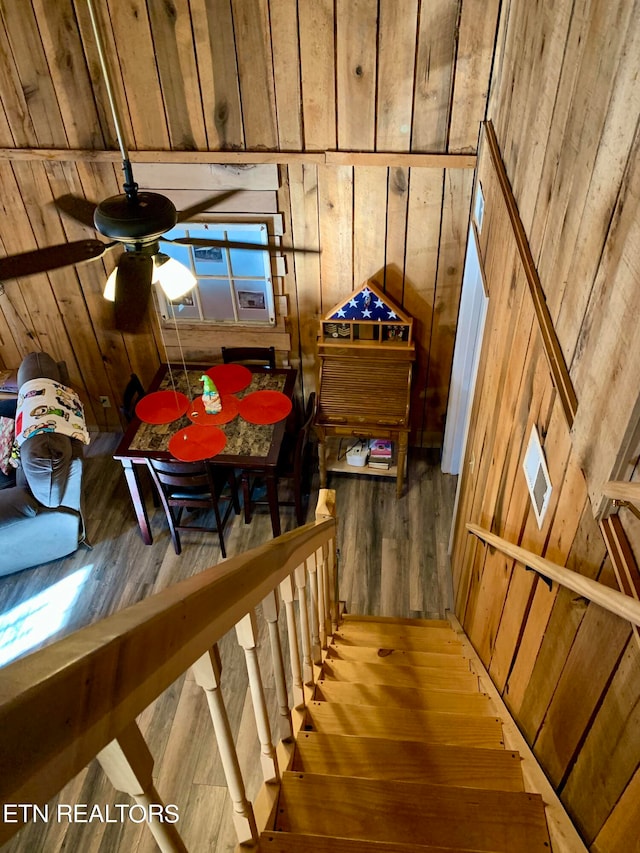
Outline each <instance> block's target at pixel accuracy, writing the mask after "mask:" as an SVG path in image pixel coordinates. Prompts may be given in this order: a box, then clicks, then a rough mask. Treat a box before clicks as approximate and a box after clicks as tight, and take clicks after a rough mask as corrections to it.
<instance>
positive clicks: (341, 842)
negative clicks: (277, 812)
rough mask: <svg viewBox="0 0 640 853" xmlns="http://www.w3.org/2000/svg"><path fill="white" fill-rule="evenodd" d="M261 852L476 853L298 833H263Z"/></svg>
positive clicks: (429, 846)
mask: <svg viewBox="0 0 640 853" xmlns="http://www.w3.org/2000/svg"><path fill="white" fill-rule="evenodd" d="M258 850H259V853H476V851H473V850H469V848H468V847H434V846H433V845H431V844H428V845H423V844H402V843H398V842H389V841H362V840H360V839H358V838H338V837H336V836H333V835H308V834H301V833H299V832H263V833H262V835H261V836H260V845H259V848H258Z"/></svg>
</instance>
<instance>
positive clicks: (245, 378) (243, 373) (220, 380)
mask: <svg viewBox="0 0 640 853" xmlns="http://www.w3.org/2000/svg"><path fill="white" fill-rule="evenodd" d="M205 373H206V374H207V376H210V377H211V378H212V379H213V384H214V385H215V386H216V388H217V389H218V394H236V393H237V392H238V391H244V389H245V388H248V387H249V385H250V384H251V379H252V377H253V374H252V373H251V371H250V370H249V368H248V367H245V366H244V364H216V365H214V366H213V367H210V368H209V370H206V371H205Z"/></svg>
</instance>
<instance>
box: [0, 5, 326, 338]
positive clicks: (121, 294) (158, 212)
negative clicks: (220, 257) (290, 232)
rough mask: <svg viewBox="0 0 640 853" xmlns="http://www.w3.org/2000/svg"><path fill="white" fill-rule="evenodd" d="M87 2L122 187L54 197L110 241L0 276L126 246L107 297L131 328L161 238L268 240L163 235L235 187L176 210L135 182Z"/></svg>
mask: <svg viewBox="0 0 640 853" xmlns="http://www.w3.org/2000/svg"><path fill="white" fill-rule="evenodd" d="M86 2H87V7H88V10H89V15H90V18H91V26H92V30H93V34H94V37H95V41H96V47H97V50H98V58H99V61H100V68H101V71H102V76H103V79H104V83H105V87H106V90H107V95H108V98H109V105H110V108H111V114H112V117H113V121H114V125H115V130H116V137H117V139H118V144H119V148H120V152H121V154H122V169H123V172H124V183H123V190H124V192H123V193H122V194H120V195H116V196H111V197H110V198H107V199H104V200H103V201H101V202H100V203H99V204H97V205H96V204H94V203H92V202H90V201H88V200H87V199H85V198H82V197H79V196H73V195H66V196H62V197H61V198H58V199H56V200H55V204H56V207H57V208H58V209H59V210H60V211H62V212H63V213H65V214H67V215H68V216H71V217H73V218H74V219H76V220H77V221H78V222H81V223H82V224H83V225H87V226H88V227H91V228H95V229H96V230H97V231H98V232H99V233H100V234H102V235H103V236H104V237H107V238H108V239H109V242H106V243H105V242H104V241H102V240H95V239H87V240H77V241H75V242H71V243H61V244H59V245H56V246H49V247H47V248H43V249H35V250H34V251H31V252H23V253H21V254H18V255H12V256H9V257H6V258H0V281H4V280H6V279H10V278H20V277H22V276H29V275H35V274H36V273H42V272H49V271H50V270H54V269H59V268H60V267H65V266H71V265H75V264H80V263H84V262H85V261H92V260H96V259H98V258H100V257H102V256H103V255H104V254H105V252H107V251H108V250H109V249H112V248H114V247H115V246H122V247H123V248H124V250H125V251H124V252H123V253H122V255H121V256H120V258H119V260H118V263H117V267H116V270H115V271H114V272H115V276H114V277H113V279H112V280H111V281H110V285H111V287H112V288H114V292H113V294H112V295H111V296H109V297H107V298H112V299H113V300H114V302H115V322H116V327H117V328H118V329H119V330H121V331H128V332H134V331H136V330H137V329H138V328H139V327H140V324H141V323H142V321H143V319H144V317H145V316H146V312H147V305H148V303H149V298H150V294H151V285H152V283H153V281H155V280H156V278H159V279H160V281H162V268H163V266H164V265H165V264H168V263H170V262H171V259H170V258H169V256H168V255H166V254H164V253H163V252H162V251H161V247H160V244H161V243H162V242H166V243H182V244H187V245H192V246H203V247H217V248H228V249H243V250H248V251H265V250H267V251H268V250H269V246H264V245H260V244H255V243H242V242H234V241H228V240H215V239H203V238H190V237H182V238H177V239H174V240H172V239H169V238H167V237H164V236H163V235H164V234H165V233H166V232H168V231H170V230H171V229H172V228H174V227H175V225H176V224H178V223H181V222H186V221H188V220H190V219H193V217H195V216H197V214H198V213H201V212H202V211H204V210H209V209H210V208H211V207H213V206H214V205H216V204H219V203H221V202H222V201H224V200H225V199H227V198H229V197H230V196H232V195H234V194H235V193H236V192H238V190H230V191H228V192H225V193H221V194H218V195H217V196H215V197H213V198H209V199H206V200H205V201H203V202H200V203H199V204H197V205H194V206H192V207H190V208H188V209H187V210H183V211H181V212H180V213H178V212H177V211H176V208H175V206H174V204H173V202H172V201H171V200H170V199H169V198H167V197H166V196H163V195H161V194H160V193H154V192H147V191H142V192H141V191H139V190H138V185H137V184H136V182H135V180H134V177H133V169H132V166H131V161H130V159H129V153H128V151H127V148H126V146H125V143H124V137H123V133H122V127H121V123H120V119H119V115H118V110H117V107H116V102H115V99H114V95H113V87H112V83H111V77H110V74H109V69H108V65H107V62H106V57H105V52H104V46H103V42H102V38H101V35H100V30H99V26H98V21H97V18H96V14H95V9H94V6H93V0H86ZM283 250H286V249H285V247H278V251H283ZM295 251H297V252H312V253H316V254H317V250H315V249H295ZM183 271H184V272H185V273H187V272H188V271H187V270H186V268H183ZM192 279H193V277H192ZM194 284H195V279H193V283H191V285H190V286H191V287H193V285H194ZM188 289H189V287H185V288H184V289H183V290H182V291H181V292H176V291H174V292H173V293H171V292H168V295H169V297H170V298H173V299H175V298H177V297H178V296H180V295H182V294H184V293H185V292H186V290H188Z"/></svg>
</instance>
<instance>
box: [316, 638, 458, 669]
mask: <svg viewBox="0 0 640 853" xmlns="http://www.w3.org/2000/svg"><path fill="white" fill-rule="evenodd" d="M327 657H329V658H337V659H339V660H351V661H363V662H366V663H383V664H387V665H389V664H393V665H394V666H395V665H396V664H399V665H400V666H429V667H432V668H437V667H445V668H446V669H457V670H465V671H466V672H468V671H469V659H468V658H465V657H462V656H461V655H457V654H447V653H443V652H423V651H415V650H412V649H385V648H380V647H379V646H361V645H358V646H354V645H352V644H351V643H340V642H332V643H331V644H330V645H329V646H328V647H327Z"/></svg>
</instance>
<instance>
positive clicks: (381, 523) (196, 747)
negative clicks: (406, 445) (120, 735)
mask: <svg viewBox="0 0 640 853" xmlns="http://www.w3.org/2000/svg"><path fill="white" fill-rule="evenodd" d="M118 440H119V436H118V435H116V434H100V435H99V436H94V437H93V441H92V443H91V445H90V446H89V448H88V449H87V459H86V469H85V478H84V494H85V495H86V507H85V510H86V521H87V529H88V536H89V540H90V541H91V543H92V545H93V548H92V550H88V549H86V548H84V547H81V548H80V549H79V550H78V551H77V552H76V553H75V554H73V555H72V556H70V557H68V558H66V559H63V560H59V561H56V562H53V563H49V564H47V565H45V566H40V567H37V568H34V569H29V570H26V571H23V572H19V573H17V574H14V575H9V576H7V577H4V578H0V653H3V654H4V661H6V660H8V659H11V655H12V651H11V643H12V642H14V643H15V644H17V645H15V646H14V648H17V649H18V650H19V653H27V652H28V651H29V650H31V649H35V648H37V647H39V646H41V645H43V644H47V643H50V642H53V641H54V640H56V639H58V638H60V637H61V636H64V635H65V634H67V633H70V632H71V631H74V630H76V629H78V628H80V627H82V626H83V625H86V624H89V623H91V622H94V621H96V620H98V619H100V618H103V617H104V616H107V615H108V614H110V613H112V612H114V611H116V610H118V609H121V608H123V607H127V606H129V605H131V604H134V603H135V602H137V601H140V600H141V599H143V598H145V597H147V596H149V595H151V594H153V593H155V592H158V591H160V590H161V589H164V588H165V587H167V586H168V585H170V584H172V583H175V582H176V581H178V580H181V579H182V578H185V577H188V576H190V575H193V574H195V573H197V572H198V571H201V570H202V569H203V568H206V567H208V566H210V565H212V564H216V563H218V562H220V549H219V546H218V539H217V536H216V535H215V534H207V533H198V532H193V533H185V534H184V535H183V551H182V554H181V555H180V556H177V555H176V554H175V553H174V550H173V546H172V544H171V540H170V538H169V533H168V529H167V525H166V521H165V519H164V514H163V512H162V510H161V509H157V508H156V509H154V508H153V506H152V503H151V496H150V490H149V500H148V505H149V511H150V519H151V527H152V531H153V535H154V542H153V544H152V545H150V546H146V545H144V544H143V543H142V540H141V538H140V535H139V533H138V530H137V527H136V524H135V518H134V515H133V510H132V508H131V505H130V500H129V495H128V492H127V489H126V485H125V482H124V477H123V475H122V470H121V468H120V465H119V464H118V463H116V462H114V461H113V459H112V453H113V450H114V449H115V447H116V445H117V442H118ZM314 482H315V481H314ZM329 486H330V488H335V490H336V503H337V512H338V548H339V584H340V597H341V599H342V600H344V601H345V602H346V608H347V611H348V612H350V613H359V614H370V615H387V616H391V615H393V616H412V617H420V616H422V617H425V618H435V617H439V616H443V615H444V611H445V609H447V608H450V607H451V606H452V593H451V574H450V571H449V566H448V556H447V543H448V539H449V530H450V526H451V514H452V508H453V502H454V493H455V477H451V476H449V475H443V474H442V473H441V471H440V468H439V461H438V458H437V456H436V455H435V454H434V453H433V451H416V450H414V451H412V452H410V461H409V478H408V486H407V489H406V492H405V495H404V496H403V497H402V498H401V499H399V500H398V499H396V497H395V481H394V480H390V479H385V478H380V477H371V476H358V475H338V474H335V475H330V481H329ZM316 498H317V486H316V487H315V488H314V490H313V492H312V495H311V498H310V502H309V511H308V518H309V520H311V519H312V518H313V513H314V508H315V503H316ZM281 515H282V529H283V531H286V530H290V529H292V528H293V527H295V518H294V510H293V508H289V507H283V508H282V513H281ZM270 538H271V525H270V520H269V516H268V512H267V510H266V508H259V509H258V510H256V511H255V513H254V515H253V518H252V521H251V524H249V525H245V524H244V522H243V518H242V515H240V516H237V517H233V519H232V521H231V522H230V524H229V525H228V527H227V531H226V536H225V541H226V545H227V553H228V555H229V556H233V555H234V554H238V553H241V552H243V551H246V550H248V549H250V548H252V547H255V546H256V545H258V544H261V543H262V542H264V541H266V540H268V539H270ZM260 621H261V620H260ZM47 624H48V625H56V626H57V627H56V629H55V630H54V632H53V633H50V635H49V636H44V635H43V633H42V632H43V627H44V626H45V625H47ZM220 648H221V653H222V659H223V667H224V669H223V693H224V696H225V701H226V704H227V711H228V714H229V719H230V723H231V727H232V730H233V732H234V735H236V736H237V738H238V752H239V756H240V760H241V765H242V769H243V773H244V775H245V782H246V784H247V789H248V793H249V795H250V796H254V795H255V793H256V791H257V790H258V788H259V787H260V784H261V779H260V776H259V772H260V771H259V765H258V761H257V755H258V749H259V747H258V741H257V735H256V730H255V722H254V721H253V708H252V704H251V697H250V694H249V692H248V688H247V677H246V668H245V665H244V661H243V655H242V651H241V650H240V649H239V647H238V645H237V643H236V641H235V634H234V632H230V633H229V634H227V635H226V636H225V637H223V638H222V640H221V642H220ZM260 655H261V659H262V658H264V663H265V665H264V666H263V673H264V677H265V693H266V694H267V698H268V703H269V708H270V713H271V714H272V717H273V722H274V723H275V720H276V713H277V712H276V703H275V701H274V696H273V693H274V690H273V685H272V681H271V679H270V675H269V673H270V665H268V661H269V659H270V652H269V648H268V641H267V642H263V643H261V649H260ZM14 656H15V654H14ZM138 723H139V726H140V728H141V730H142V732H143V734H144V736H145V738H146V739H147V742H148V744H149V746H150V748H151V751H152V753H153V755H154V757H155V762H156V763H155V768H154V778H155V783H156V788H157V790H158V792H159V794H160V797H161V798H162V799H163V801H164V802H165V803H175V804H176V805H178V807H179V814H180V820H179V823H178V830H179V832H180V834H181V836H182V837H183V839H184V841H185V843H186V845H187V848H188V849H189V850H190V851H193V852H194V853H201V851H218V852H219V853H222V851H231V850H233V849H234V846H235V845H234V833H233V827H232V823H231V812H230V806H229V801H228V798H227V795H226V787H225V783H224V776H223V773H222V767H221V764H220V761H219V759H218V755H217V748H216V745H215V741H214V738H213V731H212V726H211V722H210V719H209V714H208V707H207V704H206V701H205V698H204V696H203V695H202V691H201V690H200V688H198V687H197V685H196V684H195V681H194V679H193V676H192V674H191V673H190V672H189V673H187V674H186V675H184V676H183V677H182V678H180V679H178V680H177V681H176V682H175V683H174V684H173V685H171V687H170V688H169V689H168V690H167V691H165V693H163V694H162V695H161V696H160V697H159V698H158V700H157V701H156V702H154V703H153V704H152V705H151V706H150V707H149V708H147V709H146V710H145V711H144V712H143V714H142V715H141V716H140V718H139V719H138ZM274 731H275V728H274ZM128 802H129V799H128V797H126V796H125V795H121V794H119V793H117V792H115V791H114V790H113V788H112V786H111V785H110V783H109V782H108V780H106V778H105V777H104V775H103V774H102V771H101V769H100V767H99V766H98V764H97V762H95V761H94V762H92V763H91V764H90V765H89V766H88V767H87V768H85V770H84V771H83V772H82V773H80V774H79V775H78V776H77V777H76V778H75V779H74V780H73V781H72V782H71V783H70V784H69V785H68V786H67V787H66V788H65V789H64V790H63V791H61V792H60V794H59V795H58V796H57V797H56V798H55V799H54V800H53V801H52V803H51V804H50V805H51V811H52V813H53V810H54V805H55V804H56V803H63V804H76V803H86V804H89V806H90V807H91V806H93V805H94V804H99V805H102V806H106V805H110V806H111V808H112V809H113V807H114V805H115V804H120V803H122V804H125V803H128ZM0 849H1V850H2V851H3V853H31V851H44V853H57V851H59V850H68V851H82V853H85V851H118V853H120V851H122V853H124V851H138V853H147V851H149V853H151V851H154V850H156V849H157V848H156V847H155V842H154V841H153V839H152V837H151V835H150V833H149V832H148V830H147V829H146V827H145V826H144V824H136V823H133V822H132V821H125V822H124V823H120V822H116V823H107V822H101V821H92V822H90V823H67V822H65V821H63V822H56V821H50V822H49V823H44V822H42V821H39V822H33V823H30V824H28V825H27V826H25V827H24V828H23V829H22V830H21V831H20V832H19V833H18V834H17V835H16V836H15V837H14V838H13V839H12V840H11V841H9V842H8V843H7V844H5V845H3V846H2V848H0Z"/></svg>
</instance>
